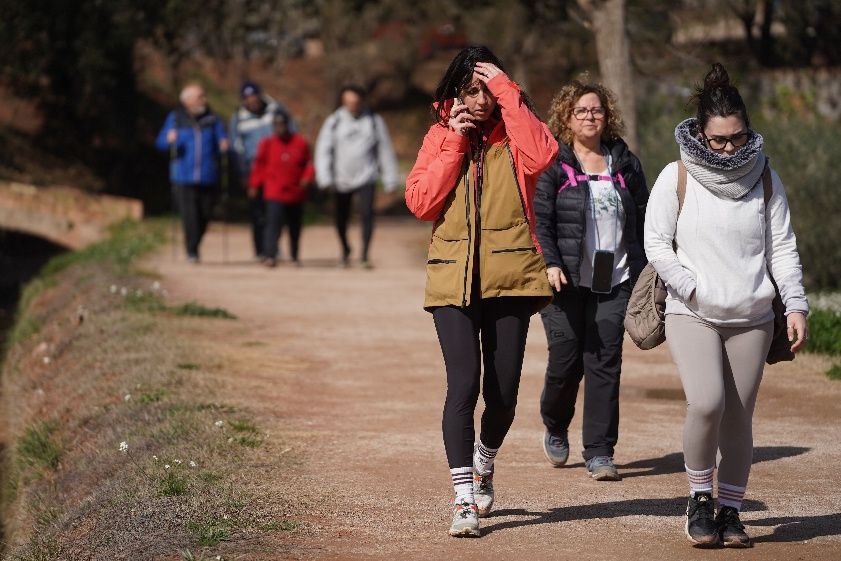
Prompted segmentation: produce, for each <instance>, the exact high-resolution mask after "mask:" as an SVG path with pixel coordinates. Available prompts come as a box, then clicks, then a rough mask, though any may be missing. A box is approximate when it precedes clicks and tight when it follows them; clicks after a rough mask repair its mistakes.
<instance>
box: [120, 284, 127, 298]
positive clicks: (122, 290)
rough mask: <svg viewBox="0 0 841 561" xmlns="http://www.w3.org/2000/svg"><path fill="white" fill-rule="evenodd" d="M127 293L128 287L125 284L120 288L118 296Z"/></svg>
mask: <svg viewBox="0 0 841 561" xmlns="http://www.w3.org/2000/svg"><path fill="white" fill-rule="evenodd" d="M127 295H128V288H126V287H125V286H124V287H122V288H121V289H120V296H127Z"/></svg>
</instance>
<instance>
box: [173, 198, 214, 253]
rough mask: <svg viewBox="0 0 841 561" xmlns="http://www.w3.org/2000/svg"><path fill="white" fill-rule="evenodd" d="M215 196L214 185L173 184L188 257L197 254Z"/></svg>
mask: <svg viewBox="0 0 841 561" xmlns="http://www.w3.org/2000/svg"><path fill="white" fill-rule="evenodd" d="M217 196H218V190H217V189H216V186H215V185H200V184H186V183H181V184H176V185H173V197H174V198H175V201H176V205H177V208H178V214H180V215H181V222H182V224H183V226H184V245H185V249H186V250H187V256H188V257H196V258H197V257H198V256H199V244H201V240H202V238H203V237H204V233H205V232H206V231H207V225H208V224H209V223H210V216H211V213H212V212H213V205H214V204H215V203H216V198H217Z"/></svg>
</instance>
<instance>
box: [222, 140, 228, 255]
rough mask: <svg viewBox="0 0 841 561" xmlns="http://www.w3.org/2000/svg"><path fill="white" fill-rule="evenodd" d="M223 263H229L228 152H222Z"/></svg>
mask: <svg viewBox="0 0 841 561" xmlns="http://www.w3.org/2000/svg"><path fill="white" fill-rule="evenodd" d="M222 263H224V264H226V265H227V264H228V152H227V150H226V151H225V152H222Z"/></svg>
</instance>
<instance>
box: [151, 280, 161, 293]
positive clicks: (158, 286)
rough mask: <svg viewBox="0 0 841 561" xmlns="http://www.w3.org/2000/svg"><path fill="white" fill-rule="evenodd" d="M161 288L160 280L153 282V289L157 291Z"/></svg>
mask: <svg viewBox="0 0 841 561" xmlns="http://www.w3.org/2000/svg"><path fill="white" fill-rule="evenodd" d="M160 289H161V283H159V282H158V281H155V282H153V283H152V290H154V291H155V292H157V291H158V290H160Z"/></svg>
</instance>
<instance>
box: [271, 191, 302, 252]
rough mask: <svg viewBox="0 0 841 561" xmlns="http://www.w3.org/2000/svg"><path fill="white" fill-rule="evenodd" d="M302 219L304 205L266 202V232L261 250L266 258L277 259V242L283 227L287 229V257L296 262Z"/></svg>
mask: <svg viewBox="0 0 841 561" xmlns="http://www.w3.org/2000/svg"><path fill="white" fill-rule="evenodd" d="M303 218H304V205H303V203H298V204H287V203H279V202H277V201H266V232H265V240H264V242H263V250H264V251H265V253H264V254H263V255H265V256H266V257H270V258H272V259H275V258H277V254H278V249H277V245H278V240H279V239H280V234H281V233H282V232H283V228H284V227H288V228H289V255H290V256H291V257H292V260H293V261H297V260H298V242H299V240H300V239H301V224H302V223H303Z"/></svg>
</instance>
